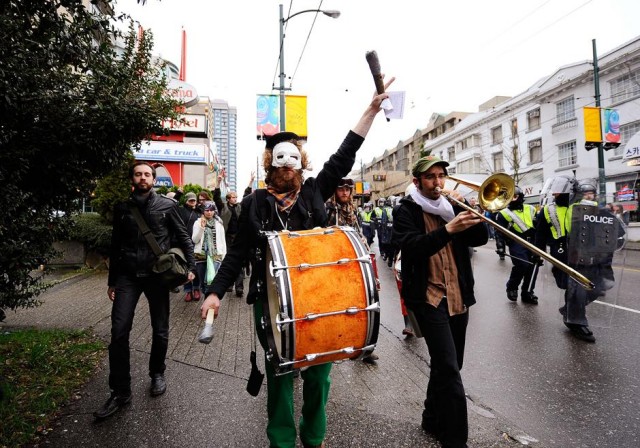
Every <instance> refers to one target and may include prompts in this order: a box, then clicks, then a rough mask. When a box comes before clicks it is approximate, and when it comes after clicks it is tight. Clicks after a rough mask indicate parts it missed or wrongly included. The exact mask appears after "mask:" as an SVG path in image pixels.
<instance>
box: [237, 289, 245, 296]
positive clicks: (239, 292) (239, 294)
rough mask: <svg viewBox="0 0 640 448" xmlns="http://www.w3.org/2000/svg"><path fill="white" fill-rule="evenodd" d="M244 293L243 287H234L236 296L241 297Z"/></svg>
mask: <svg viewBox="0 0 640 448" xmlns="http://www.w3.org/2000/svg"><path fill="white" fill-rule="evenodd" d="M243 295H244V289H242V288H238V289H236V297H242V296H243Z"/></svg>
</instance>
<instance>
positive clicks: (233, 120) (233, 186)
mask: <svg viewBox="0 0 640 448" xmlns="http://www.w3.org/2000/svg"><path fill="white" fill-rule="evenodd" d="M211 111H212V118H211V122H210V123H209V129H210V135H211V140H212V141H213V142H214V143H215V145H216V147H217V151H218V158H219V161H220V165H221V166H222V167H223V168H224V171H225V176H226V184H227V187H228V188H229V189H230V190H231V191H238V177H237V176H238V174H237V172H238V146H237V129H238V127H237V122H238V112H237V110H236V108H235V107H233V106H229V104H228V103H227V102H226V101H224V100H218V99H216V100H213V101H212V102H211ZM213 182H214V180H213V179H212V176H211V175H210V176H208V179H207V186H209V185H210V184H211V185H213Z"/></svg>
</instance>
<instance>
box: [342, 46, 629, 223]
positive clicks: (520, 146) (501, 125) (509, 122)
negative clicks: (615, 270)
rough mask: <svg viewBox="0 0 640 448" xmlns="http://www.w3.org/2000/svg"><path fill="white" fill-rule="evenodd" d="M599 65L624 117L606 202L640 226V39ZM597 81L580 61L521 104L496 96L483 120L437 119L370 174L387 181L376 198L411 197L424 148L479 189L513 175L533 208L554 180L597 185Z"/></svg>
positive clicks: (603, 101)
mask: <svg viewBox="0 0 640 448" xmlns="http://www.w3.org/2000/svg"><path fill="white" fill-rule="evenodd" d="M597 62H598V64H597V65H598V68H599V71H598V74H599V92H600V106H601V107H602V108H603V109H605V108H607V109H614V110H615V111H616V112H617V114H618V115H619V123H618V124H619V132H620V136H621V144H620V146H618V147H616V148H611V149H610V150H608V151H604V152H603V154H604V160H603V162H602V165H603V166H602V168H603V171H604V173H603V177H604V181H605V185H606V198H605V200H606V202H607V203H616V204H620V205H621V206H623V208H624V209H625V211H627V212H628V213H629V214H630V215H631V221H637V220H638V216H637V215H638V213H637V210H638V194H639V192H640V181H639V176H640V148H637V147H636V146H638V145H637V144H636V143H635V142H640V133H639V132H640V37H638V38H636V39H634V40H632V41H630V42H627V43H625V44H623V45H621V46H619V47H618V48H615V49H614V50H612V51H609V52H607V53H605V54H604V55H601V56H598V61H597ZM594 78H595V77H594V63H593V61H583V62H577V63H573V64H569V65H566V66H563V67H560V68H559V69H558V70H556V71H555V72H554V73H553V74H551V75H549V76H546V77H544V78H542V79H540V80H539V81H537V82H536V83H534V85H532V86H531V87H530V88H528V89H527V90H526V91H524V92H522V93H520V94H519V95H517V96H515V97H512V98H511V97H495V98H492V99H491V100H489V101H487V102H486V103H484V104H483V105H481V106H480V107H479V111H478V112H476V113H472V114H457V117H456V118H457V119H454V120H450V122H449V123H448V126H444V127H438V123H443V121H445V118H446V117H444V116H442V115H438V114H434V116H432V117H431V121H430V123H429V125H428V127H427V128H426V129H424V130H422V131H416V133H415V134H414V136H413V137H412V138H410V139H408V140H406V141H402V142H399V143H398V146H397V147H396V148H393V149H392V150H387V151H385V152H384V154H383V155H382V156H381V157H380V158H376V159H374V160H373V161H372V162H371V163H369V164H367V165H366V166H365V167H364V168H363V171H364V176H363V177H364V180H365V181H369V182H373V179H374V176H376V178H378V179H380V178H381V177H383V178H385V179H387V181H386V182H385V183H384V184H380V183H378V184H379V185H378V187H375V188H372V190H373V192H374V194H373V196H372V197H373V199H375V198H376V197H379V196H384V197H386V196H389V195H398V194H401V192H403V191H404V187H403V186H406V185H407V184H408V183H409V182H411V175H410V173H409V171H408V169H407V166H408V167H409V169H410V166H411V163H413V161H415V160H416V159H417V158H418V157H419V152H420V149H424V150H427V151H430V153H432V154H436V155H439V156H440V157H442V158H443V159H444V160H447V161H449V163H450V167H449V172H450V174H455V175H456V176H457V177H460V178H463V179H467V180H470V181H473V182H481V181H482V180H483V179H485V178H486V177H487V176H489V175H490V174H493V173H498V172H505V173H507V174H509V175H510V176H512V177H513V178H514V180H515V182H516V184H517V185H519V186H520V187H521V188H523V190H524V191H525V194H526V195H527V201H528V202H534V203H535V202H537V201H539V199H540V198H539V194H540V190H541V189H542V186H543V184H544V180H545V179H547V178H549V177H553V176H556V175H569V176H573V175H574V173H575V177H576V178H578V179H584V178H593V179H595V180H596V181H597V180H598V179H599V176H600V161H599V160H598V149H597V148H596V149H592V150H587V149H586V148H585V143H586V140H585V123H584V109H583V108H584V107H593V106H595V104H596V100H595V84H594ZM450 115H451V114H450ZM447 117H449V116H447ZM445 123H446V121H445ZM616 125H617V124H616V123H614V126H616ZM436 129H439V131H437V132H436ZM615 130H616V129H614V131H615ZM634 136H637V137H636V138H635V139H634V138H633V137H634ZM629 143H630V144H631V146H633V147H629V145H628V144H629ZM405 161H406V162H405ZM407 163H408V165H407ZM353 176H354V177H355V178H358V174H357V173H353ZM389 179H390V180H389ZM373 185H376V183H375V182H373Z"/></svg>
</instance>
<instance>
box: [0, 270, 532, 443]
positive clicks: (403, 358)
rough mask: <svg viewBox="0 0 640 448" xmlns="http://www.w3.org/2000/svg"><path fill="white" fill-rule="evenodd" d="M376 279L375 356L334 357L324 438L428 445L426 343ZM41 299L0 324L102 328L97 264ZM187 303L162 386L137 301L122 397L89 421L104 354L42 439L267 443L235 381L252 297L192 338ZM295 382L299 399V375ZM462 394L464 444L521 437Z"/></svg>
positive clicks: (175, 301)
mask: <svg viewBox="0 0 640 448" xmlns="http://www.w3.org/2000/svg"><path fill="white" fill-rule="evenodd" d="M385 269H386V268H385ZM382 274H383V275H389V274H390V272H389V271H384V273H382ZM385 283H386V285H385V286H384V290H383V298H382V306H383V311H382V325H381V328H380V336H379V341H378V347H377V348H376V352H377V353H378V354H379V356H380V360H379V361H378V364H377V365H376V366H370V365H367V364H364V363H362V362H360V361H346V362H342V363H340V364H337V365H335V367H334V370H333V373H332V381H333V383H332V390H331V398H330V402H329V406H328V418H329V423H328V425H329V426H328V436H327V445H328V446H329V447H427V448H428V447H437V446H438V444H437V443H436V442H435V441H434V440H433V439H431V438H430V437H429V436H427V435H425V434H424V433H423V432H422V430H421V429H420V426H419V424H420V416H421V409H422V401H423V399H424V393H425V389H426V384H427V380H428V374H429V369H428V366H427V360H428V356H427V354H426V347H425V344H424V341H422V340H415V339H414V340H411V341H405V340H404V338H403V337H402V335H401V334H400V331H401V328H400V331H396V319H400V320H401V318H399V312H400V311H399V305H398V302H397V297H398V296H397V291H396V290H395V284H394V283H391V282H388V280H385ZM389 288H391V289H389ZM42 299H43V301H44V303H43V304H42V306H40V307H38V308H35V309H30V310H20V311H19V312H18V313H9V315H8V317H7V320H6V322H5V323H4V324H2V327H1V329H2V330H11V329H12V328H16V327H23V326H33V327H38V328H52V327H56V328H59V327H65V328H88V329H92V330H93V331H94V332H95V333H96V334H97V335H98V336H99V337H100V338H102V339H104V340H105V341H106V340H108V336H109V330H110V324H109V313H110V302H109V301H108V300H107V297H106V275H105V274H104V273H98V274H96V275H89V276H78V277H75V278H73V279H71V280H67V281H65V282H63V283H61V284H59V285H57V286H56V287H54V288H52V289H51V290H49V291H48V292H47V293H46V294H44V295H43V296H42ZM197 310H198V305H197V303H185V302H184V301H182V300H181V295H178V294H175V295H174V296H173V297H172V311H171V312H172V314H171V333H170V347H169V353H168V361H167V364H168V370H167V380H168V384H169V388H168V391H167V393H166V394H164V395H163V396H161V397H158V398H151V397H149V396H148V393H147V388H148V385H149V379H148V377H147V375H146V368H145V366H146V363H147V359H148V353H149V347H150V337H151V330H150V327H149V318H148V311H147V307H146V306H145V304H144V300H143V301H141V303H140V304H139V306H138V309H137V315H136V319H135V322H134V330H133V332H132V336H131V344H132V365H133V372H132V374H133V378H134V380H133V394H134V399H133V402H132V404H131V406H130V407H129V408H128V409H126V410H123V411H122V412H120V413H118V414H117V415H115V416H114V417H113V418H111V419H109V420H107V421H105V422H103V423H101V424H94V423H93V418H92V416H91V413H92V412H93V411H94V410H95V409H96V408H97V407H99V406H100V405H101V404H102V403H103V402H104V401H105V400H106V398H107V396H108V393H107V371H106V359H105V362H104V363H103V366H102V368H101V369H100V370H99V371H98V372H97V374H96V375H95V377H94V378H92V379H91V381H90V382H89V383H88V384H87V386H86V387H85V388H83V389H82V390H80V391H78V393H77V394H75V397H74V399H73V400H72V401H71V403H70V404H69V405H67V406H65V407H64V408H63V409H62V411H61V418H60V419H59V421H58V423H57V425H56V426H55V427H54V429H53V431H52V432H51V433H50V434H49V435H48V436H47V437H46V438H45V442H44V443H43V444H42V446H52V447H69V446H82V447H101V448H110V447H113V448H122V447H146V446H154V447H155V446H168V447H169V446H170V447H184V446H208V447H227V446H234V447H260V446H267V444H268V442H267V439H266V435H265V427H266V405H265V400H266V387H263V388H262V390H261V392H260V394H259V395H258V397H256V398H253V397H251V396H250V395H248V394H247V393H246V392H245V390H244V389H245V386H246V380H247V378H248V375H249V372H250V366H249V361H248V359H249V353H250V350H251V340H250V334H251V331H250V325H251V324H250V322H251V314H250V313H251V307H249V306H247V305H246V304H245V303H244V300H243V299H236V298H226V299H225V300H224V302H223V308H222V312H221V317H220V318H219V319H217V320H216V324H215V325H216V329H215V331H216V335H215V338H214V341H213V342H212V343H211V344H210V345H202V344H200V343H198V342H197V341H196V337H197V334H198V332H199V329H200V328H201V327H200V326H201V321H200V319H199V317H198V311H197ZM105 355H106V353H105ZM296 384H297V386H296V391H295V393H296V407H298V405H299V403H300V393H301V383H300V382H299V381H297V383H296ZM468 403H469V421H470V441H469V446H470V447H516V446H520V445H521V444H520V443H519V442H518V441H516V439H517V440H520V441H528V440H529V436H528V435H527V434H526V433H525V432H523V431H522V430H521V429H519V427H518V425H514V424H512V422H510V421H509V418H505V416H502V415H500V414H499V413H496V412H495V411H493V410H491V409H490V408H488V407H487V406H485V405H484V403H483V402H482V399H481V397H479V396H475V395H474V394H471V395H470V398H469V401H468ZM529 446H534V447H542V446H543V444H540V443H530V444H529Z"/></svg>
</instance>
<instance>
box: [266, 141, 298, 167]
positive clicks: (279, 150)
mask: <svg viewBox="0 0 640 448" xmlns="http://www.w3.org/2000/svg"><path fill="white" fill-rule="evenodd" d="M301 159H302V157H301V156H300V151H298V147H297V146H296V145H294V144H293V143H290V142H282V143H278V144H277V145H276V146H275V148H273V157H272V160H271V165H272V166H275V167H276V168H280V167H282V166H286V167H287V168H293V169H295V170H299V169H301V168H302V160H301Z"/></svg>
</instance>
